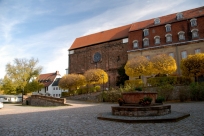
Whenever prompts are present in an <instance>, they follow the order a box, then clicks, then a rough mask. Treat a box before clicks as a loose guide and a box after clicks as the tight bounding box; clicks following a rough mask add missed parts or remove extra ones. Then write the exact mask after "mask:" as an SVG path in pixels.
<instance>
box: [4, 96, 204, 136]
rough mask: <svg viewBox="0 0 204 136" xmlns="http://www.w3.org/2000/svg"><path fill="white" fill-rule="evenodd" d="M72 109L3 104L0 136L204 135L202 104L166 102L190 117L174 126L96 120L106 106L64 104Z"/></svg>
mask: <svg viewBox="0 0 204 136" xmlns="http://www.w3.org/2000/svg"><path fill="white" fill-rule="evenodd" d="M67 103H69V104H71V105H72V106H59V107H33V106H20V105H17V104H4V108H3V109H0V136H24V135H25V136H45V135H50V136H53V135H54V136H204V102H189V103H170V104H171V105H172V110H173V111H179V112H187V113H190V114H191V116H190V117H188V118H186V119H184V120H181V121H179V122H174V123H147V124H144V123H138V124H128V123H119V122H111V121H103V120H98V119H97V115H98V114H99V113H103V112H108V111H111V106H113V105H116V104H110V103H83V102H79V101H69V100H68V101H67Z"/></svg>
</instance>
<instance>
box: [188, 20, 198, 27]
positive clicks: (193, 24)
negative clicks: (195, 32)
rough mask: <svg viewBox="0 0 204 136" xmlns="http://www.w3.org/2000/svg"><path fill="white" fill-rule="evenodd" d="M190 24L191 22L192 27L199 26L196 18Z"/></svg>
mask: <svg viewBox="0 0 204 136" xmlns="http://www.w3.org/2000/svg"><path fill="white" fill-rule="evenodd" d="M190 22H191V27H194V26H197V19H196V18H193V19H191V20H190Z"/></svg>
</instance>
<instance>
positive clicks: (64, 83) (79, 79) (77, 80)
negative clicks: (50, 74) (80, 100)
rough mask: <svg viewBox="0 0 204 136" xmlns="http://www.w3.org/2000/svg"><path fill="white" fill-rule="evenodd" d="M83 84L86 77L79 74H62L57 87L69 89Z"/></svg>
mask: <svg viewBox="0 0 204 136" xmlns="http://www.w3.org/2000/svg"><path fill="white" fill-rule="evenodd" d="M84 85H86V79H85V77H84V76H83V75H80V74H68V75H64V76H63V77H62V78H61V79H60V81H59V87H60V88H62V89H69V91H71V90H72V89H75V88H78V87H80V86H84Z"/></svg>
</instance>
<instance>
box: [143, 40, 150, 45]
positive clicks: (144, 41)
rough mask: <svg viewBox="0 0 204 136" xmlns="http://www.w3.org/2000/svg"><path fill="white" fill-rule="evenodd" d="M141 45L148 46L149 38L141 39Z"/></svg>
mask: <svg viewBox="0 0 204 136" xmlns="http://www.w3.org/2000/svg"><path fill="white" fill-rule="evenodd" d="M143 45H144V46H149V39H148V38H144V39H143Z"/></svg>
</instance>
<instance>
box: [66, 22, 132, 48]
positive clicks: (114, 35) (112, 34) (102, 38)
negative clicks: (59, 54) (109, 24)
mask: <svg viewBox="0 0 204 136" xmlns="http://www.w3.org/2000/svg"><path fill="white" fill-rule="evenodd" d="M130 27H131V24H129V25H125V26H121V27H117V28H114V29H110V30H107V31H102V32H99V33H94V34H91V35H86V36H83V37H79V38H76V39H75V41H74V43H73V44H72V46H71V47H70V48H69V50H72V49H77V48H81V47H85V46H89V45H94V44H98V43H103V42H107V41H112V40H117V39H121V38H126V37H128V32H129V29H130Z"/></svg>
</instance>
